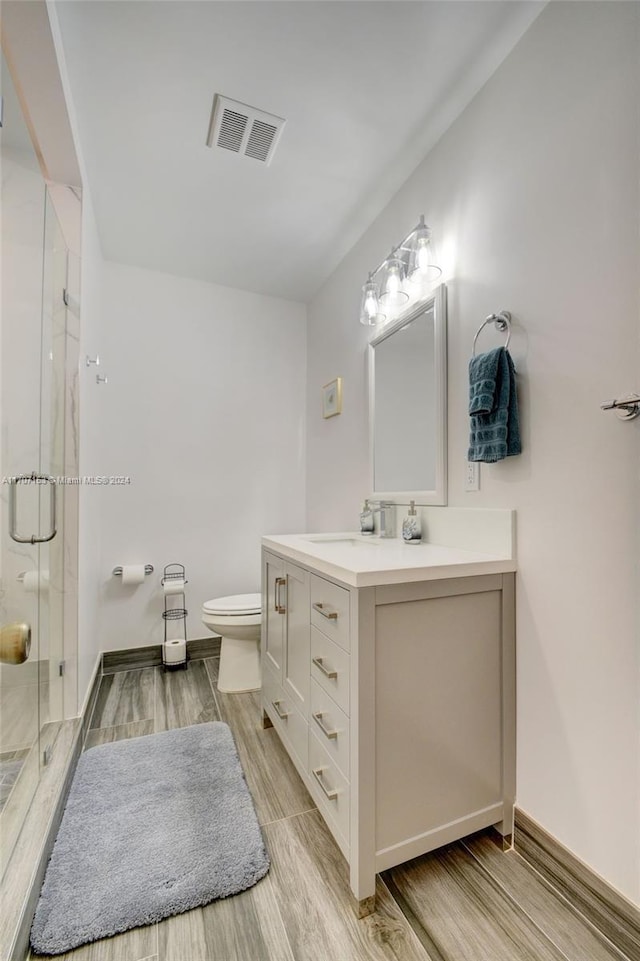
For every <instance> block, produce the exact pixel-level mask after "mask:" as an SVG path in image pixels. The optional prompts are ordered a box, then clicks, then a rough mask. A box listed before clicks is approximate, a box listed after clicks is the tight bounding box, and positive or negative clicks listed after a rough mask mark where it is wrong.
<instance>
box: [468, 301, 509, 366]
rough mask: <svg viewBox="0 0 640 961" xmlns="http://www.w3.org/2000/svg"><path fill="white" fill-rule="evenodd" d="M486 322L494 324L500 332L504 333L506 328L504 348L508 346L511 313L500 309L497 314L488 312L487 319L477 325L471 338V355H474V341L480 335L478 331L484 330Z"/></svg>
mask: <svg viewBox="0 0 640 961" xmlns="http://www.w3.org/2000/svg"><path fill="white" fill-rule="evenodd" d="M487 324H495V325H496V330H499V331H500V332H501V333H504V331H505V330H506V331H507V340H506V343H505V345H504V346H505V349H506V348H507V347H508V346H509V341H510V340H511V314H510V313H509V311H508V310H501V311H500V313H498V314H489V316H488V317H487V319H486V320H485V321H484V322H483V323H482V324H480V326H479V327H478V330H477V331H476V336H475V337H474V338H473V350H472V352H471V356H472V357H475V356H476V341H477V339H478V337H479V336H480V331H481V330H484V328H485V327H486V326H487Z"/></svg>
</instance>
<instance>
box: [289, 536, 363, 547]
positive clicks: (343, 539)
mask: <svg viewBox="0 0 640 961" xmlns="http://www.w3.org/2000/svg"><path fill="white" fill-rule="evenodd" d="M304 540H305V541H307V542H308V543H309V544H348V545H349V546H350V547H362V546H366V547H378V546H379V542H378V541H377V540H372V539H371V538H370V537H357V536H355V535H350V534H316V535H314V536H313V537H305V538H304Z"/></svg>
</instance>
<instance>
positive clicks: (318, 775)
mask: <svg viewBox="0 0 640 961" xmlns="http://www.w3.org/2000/svg"><path fill="white" fill-rule="evenodd" d="M323 772H324V768H323V767H319V768H317V769H316V768H312V769H311V773H312V774H313V776H314V778H315V779H316V781H317V782H318V784H319V785H320V787H321V788H322V791H323V793H324V795H325V797H327V798H328V799H329V800H330V801H335V800H337V797H338V792H337V791H333V790H332V791H330V790H328V788H327V786H326V784H325V783H324V781H323V780H322V775H323Z"/></svg>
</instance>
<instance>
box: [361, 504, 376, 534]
mask: <svg viewBox="0 0 640 961" xmlns="http://www.w3.org/2000/svg"><path fill="white" fill-rule="evenodd" d="M373 531H374V524H373V511H372V510H371V507H370V506H369V501H368V500H366V501H365V502H364V504H363V505H362V510H361V511H360V533H361V534H373Z"/></svg>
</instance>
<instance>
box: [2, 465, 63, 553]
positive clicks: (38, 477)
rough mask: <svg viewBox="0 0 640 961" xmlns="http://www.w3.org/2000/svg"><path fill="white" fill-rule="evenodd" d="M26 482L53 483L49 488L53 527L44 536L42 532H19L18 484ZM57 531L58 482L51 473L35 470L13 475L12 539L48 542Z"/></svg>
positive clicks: (10, 524) (10, 488) (11, 485)
mask: <svg viewBox="0 0 640 961" xmlns="http://www.w3.org/2000/svg"><path fill="white" fill-rule="evenodd" d="M26 483H33V484H50V485H51V486H50V488H49V490H50V495H49V507H50V512H51V520H50V524H51V527H50V529H49V533H48V534H46V535H44V536H41V535H40V534H27V535H26V536H23V535H21V534H19V533H18V520H17V518H18V511H17V494H18V485H20V484H26ZM57 533H58V529H57V503H56V482H55V480H54V478H53V477H51V476H50V475H49V474H36V473H35V471H34V472H33V473H31V474H18V476H17V477H12V478H11V480H10V482H9V536H10V538H11V540H12V541H16V543H18V544H46V543H47V542H48V541H52V540H53V538H54V537H55V536H56V534H57Z"/></svg>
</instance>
